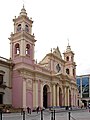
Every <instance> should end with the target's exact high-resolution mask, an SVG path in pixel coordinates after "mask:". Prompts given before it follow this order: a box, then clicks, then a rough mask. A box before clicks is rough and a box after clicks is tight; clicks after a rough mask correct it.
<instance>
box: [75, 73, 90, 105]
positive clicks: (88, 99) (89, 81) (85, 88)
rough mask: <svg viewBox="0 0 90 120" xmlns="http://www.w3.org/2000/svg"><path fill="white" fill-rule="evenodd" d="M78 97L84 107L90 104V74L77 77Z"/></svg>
mask: <svg viewBox="0 0 90 120" xmlns="http://www.w3.org/2000/svg"><path fill="white" fill-rule="evenodd" d="M77 86H78V90H79V96H80V98H81V101H82V102H83V103H84V106H88V104H89V103H90V74H87V75H80V76H77Z"/></svg>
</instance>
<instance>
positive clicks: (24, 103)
mask: <svg viewBox="0 0 90 120" xmlns="http://www.w3.org/2000/svg"><path fill="white" fill-rule="evenodd" d="M23 108H26V80H25V79H23Z"/></svg>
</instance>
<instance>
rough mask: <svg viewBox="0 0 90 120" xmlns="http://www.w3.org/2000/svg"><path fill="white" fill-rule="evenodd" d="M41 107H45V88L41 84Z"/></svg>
mask: <svg viewBox="0 0 90 120" xmlns="http://www.w3.org/2000/svg"><path fill="white" fill-rule="evenodd" d="M41 107H43V86H42V83H41Z"/></svg>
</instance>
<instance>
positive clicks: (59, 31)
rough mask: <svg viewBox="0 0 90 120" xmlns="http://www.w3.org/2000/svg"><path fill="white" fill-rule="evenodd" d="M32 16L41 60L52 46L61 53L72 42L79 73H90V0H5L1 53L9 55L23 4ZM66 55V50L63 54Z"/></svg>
mask: <svg viewBox="0 0 90 120" xmlns="http://www.w3.org/2000/svg"><path fill="white" fill-rule="evenodd" d="M23 1H24V5H25V9H26V11H27V14H28V16H29V17H32V19H33V21H34V23H33V33H34V34H35V38H36V40H37V42H36V46H35V59H37V61H38V62H39V61H40V60H41V59H42V58H43V57H44V56H45V55H46V54H47V53H48V52H50V49H51V48H56V47H57V46H58V47H59V49H60V51H61V53H63V52H64V51H65V50H66V46H67V44H68V40H67V39H69V44H70V46H71V49H72V51H73V52H74V53H75V61H76V64H77V75H81V74H88V73H90V55H89V51H90V0H8V1H6V0H2V1H1V3H0V56H3V57H6V58H9V57H10V49H9V40H8V38H9V36H10V33H11V32H13V21H12V19H13V18H14V16H18V15H19V13H20V11H21V8H22V6H23ZM62 56H63V54H62Z"/></svg>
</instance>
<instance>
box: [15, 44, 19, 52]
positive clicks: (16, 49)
mask: <svg viewBox="0 0 90 120" xmlns="http://www.w3.org/2000/svg"><path fill="white" fill-rule="evenodd" d="M19 53H20V47H19V44H18V43H17V44H15V54H19Z"/></svg>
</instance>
